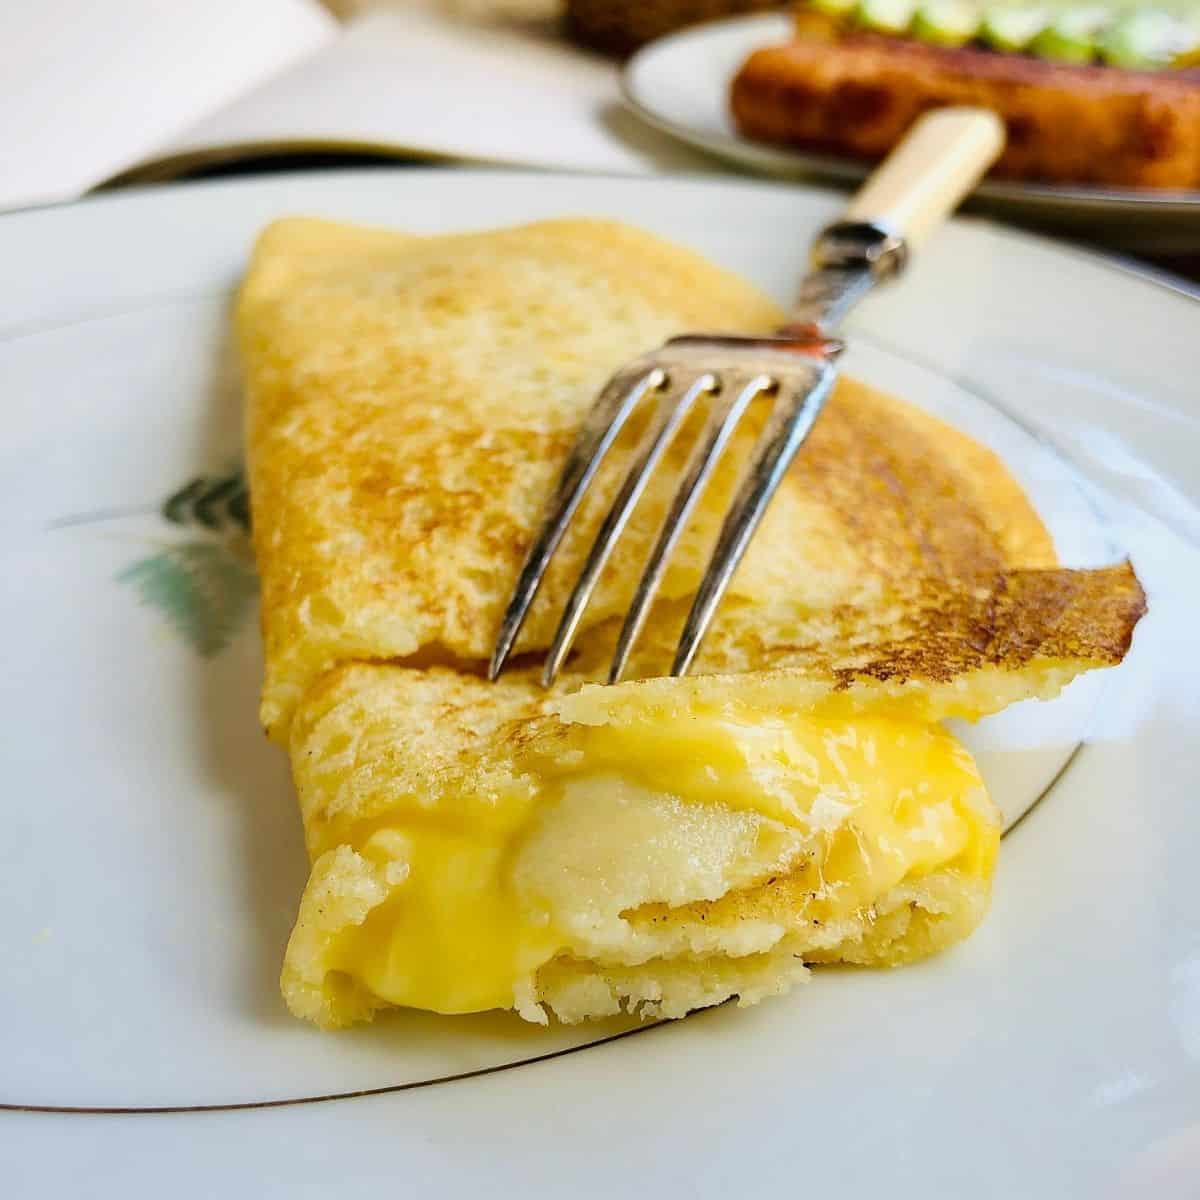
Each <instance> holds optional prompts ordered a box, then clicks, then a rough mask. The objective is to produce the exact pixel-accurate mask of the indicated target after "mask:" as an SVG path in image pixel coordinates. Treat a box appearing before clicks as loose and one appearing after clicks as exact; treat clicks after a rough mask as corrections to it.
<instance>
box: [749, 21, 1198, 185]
mask: <svg viewBox="0 0 1200 1200" xmlns="http://www.w3.org/2000/svg"><path fill="white" fill-rule="evenodd" d="M730 104H731V107H732V110H733V115H734V119H735V121H736V123H737V126H738V128H739V129H740V130H741V131H742V133H744V134H745V135H746V136H747V137H751V138H755V139H757V140H759V141H764V142H775V143H781V144H785V145H790V146H796V147H797V148H800V149H805V150H812V151H817V152H821V153H827V154H837V155H846V156H850V157H854V158H862V159H868V160H875V159H879V158H882V157H883V156H884V155H885V154H887V152H888V151H889V150H890V149H891V148H892V147H893V146H894V145H895V144H896V143H897V142H898V141H899V140H900V138H901V137H903V135H904V134H905V132H907V130H908V128H909V126H911V125H912V124H913V122H914V121H916V119H917V118H918V117H919V116H920V115H921V114H922V113H924V112H926V111H927V110H928V109H931V108H940V107H944V106H946V105H952V104H971V105H979V106H982V107H984V108H990V109H992V110H993V111H994V112H996V113H997V114H998V115H999V116H1000V117H1001V119H1002V120H1003V121H1004V124H1005V127H1006V129H1007V135H1008V136H1007V141H1006V145H1005V149H1004V152H1003V154H1002V155H1001V157H1000V159H999V161H998V162H997V164H996V166H995V167H994V168H993V174H994V175H995V176H997V177H1000V178H1007V179H1027V180H1042V181H1045V182H1051V183H1053V182H1058V183H1089V184H1109V185H1113V186H1119V187H1131V188H1195V187H1200V72H1195V71H1189V70H1172V71H1132V70H1126V69H1123V68H1119V67H1111V66H1076V65H1067V64H1063V63H1055V62H1049V61H1046V60H1042V59H1037V58H1032V57H1029V56H1027V55H1022V54H1004V53H998V52H995V51H990V50H981V49H975V48H972V47H960V48H954V49H949V48H946V47H941V46H932V45H927V44H924V43H921V42H915V41H909V40H906V39H904V38H899V37H886V36H883V35H879V34H870V33H847V34H842V35H840V36H838V37H834V38H829V39H827V38H818V37H807V36H798V37H796V38H795V39H794V40H793V41H791V42H788V43H787V44H785V45H780V46H770V47H765V48H763V49H761V50H757V51H755V52H754V53H753V54H752V55H751V56H750V57H749V59H747V61H746V62H745V63H744V64H743V66H742V68H741V69H740V70H739V71H738V73H737V75H736V76H735V78H734V81H733V85H732V90H731V95H730Z"/></svg>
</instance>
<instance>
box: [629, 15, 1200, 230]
mask: <svg viewBox="0 0 1200 1200" xmlns="http://www.w3.org/2000/svg"><path fill="white" fill-rule="evenodd" d="M790 33H791V21H790V19H789V18H788V17H787V16H786V15H783V14H780V13H768V14H765V15H758V16H750V17H735V18H732V19H730V20H727V21H714V22H712V23H710V24H706V25H700V26H696V27H694V28H690V29H685V30H683V31H682V32H680V33H674V34H670V35H668V36H667V37H663V38H659V39H658V40H657V41H654V42H651V43H650V44H649V45H648V46H644V47H643V48H642V49H641V50H639V51H638V52H637V53H636V54H635V55H634V56H633V57H632V58H631V59H630V60H629V62H628V63H627V64H626V65H625V69H624V72H623V75H622V91H623V93H624V97H625V101H626V104H628V106H629V107H630V108H631V109H632V110H633V111H634V112H635V113H637V114H638V116H640V117H641V118H642V119H643V120H645V121H647V122H649V124H651V125H653V126H655V127H656V128H658V129H661V130H663V131H664V132H666V133H669V134H671V135H673V136H674V137H676V138H678V139H680V140H681V141H683V142H686V143H688V144H689V145H691V146H695V147H696V148H697V149H700V150H705V151H707V152H708V153H710V154H714V155H717V156H718V157H720V158H722V159H724V160H725V161H727V162H731V163H735V164H737V165H739V166H742V167H748V168H750V169H751V170H753V171H760V172H762V173H763V174H766V175H775V176H779V177H781V178H785V179H795V178H800V177H805V178H808V179H816V180H825V181H832V182H843V183H845V182H855V181H857V180H860V179H862V178H863V177H864V176H865V175H866V172H867V168H866V167H865V166H864V165H863V164H862V163H861V162H855V161H854V160H853V159H848V158H837V157H834V156H831V155H825V154H813V153H807V152H805V151H802V150H793V149H788V148H786V147H780V146H773V145H770V144H768V143H766V142H755V141H752V140H750V139H749V138H745V137H743V136H741V134H739V133H738V131H737V129H736V128H735V126H734V123H733V117H732V115H731V114H730V112H729V88H730V84H731V83H732V82H733V77H734V75H735V74H737V71H738V68H739V67H741V65H742V63H743V62H745V61H746V59H747V57H748V56H749V55H750V54H751V52H752V51H754V50H757V49H758V48H759V47H761V46H770V45H774V44H778V43H780V42H785V41H787V40H788V37H789V36H790ZM974 203H975V204H976V206H977V207H979V208H981V209H986V210H988V211H993V212H995V213H996V214H997V215H1002V216H1005V217H1009V218H1012V219H1016V220H1024V221H1029V222H1036V223H1039V224H1044V225H1056V226H1062V227H1064V229H1066V230H1069V231H1070V232H1072V233H1074V234H1075V235H1080V234H1082V233H1084V232H1088V233H1090V234H1091V235H1092V236H1095V237H1102V238H1104V239H1105V240H1106V241H1107V242H1108V243H1109V244H1112V245H1118V244H1120V245H1126V246H1128V247H1129V248H1130V249H1133V250H1138V251H1140V252H1142V253H1147V252H1149V251H1151V250H1158V251H1161V252H1163V253H1168V252H1183V251H1187V250H1196V249H1200V192H1194V191H1192V192H1154V191H1137V190H1133V189H1129V188H1100V187H1084V186H1051V185H1042V184H1030V183H1003V182H988V183H985V184H983V185H982V186H981V187H980V188H979V189H978V191H977V192H976V195H975V201H974Z"/></svg>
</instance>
